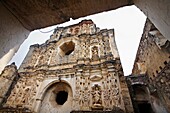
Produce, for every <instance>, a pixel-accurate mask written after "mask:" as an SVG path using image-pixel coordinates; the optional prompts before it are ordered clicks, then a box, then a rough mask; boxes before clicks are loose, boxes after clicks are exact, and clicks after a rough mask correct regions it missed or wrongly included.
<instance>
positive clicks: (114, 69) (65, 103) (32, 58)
mask: <svg viewBox="0 0 170 113" xmlns="http://www.w3.org/2000/svg"><path fill="white" fill-rule="evenodd" d="M18 73H19V75H20V78H19V80H18V81H17V84H16V85H15V87H14V89H13V90H12V92H11V94H10V96H9V97H8V99H7V101H6V103H5V104H4V105H3V107H6V108H18V107H19V108H22V109H27V110H28V111H30V112H39V113H49V112H51V113H55V112H58V113H69V112H85V111H86V112H89V111H91V112H93V111H94V112H97V111H99V112H102V111H103V112H120V113H122V112H126V113H133V107H132V103H131V99H130V95H129V91H128V88H127V84H126V81H125V77H124V76H123V70H122V66H121V63H120V59H119V55H118V51H117V47H116V43H115V37H114V30H113V29H110V30H107V29H105V30H100V29H99V28H97V27H96V25H95V24H94V23H93V22H92V21H91V20H83V21H82V22H80V23H78V24H76V25H72V26H68V27H63V28H62V27H60V28H56V30H55V31H54V33H53V34H52V35H51V37H50V39H49V40H47V41H46V43H44V44H42V45H33V46H31V47H30V51H29V52H28V54H27V56H26V58H25V60H24V61H23V63H22V65H21V67H20V68H19V70H18Z"/></svg>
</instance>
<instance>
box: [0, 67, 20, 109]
mask: <svg viewBox="0 0 170 113" xmlns="http://www.w3.org/2000/svg"><path fill="white" fill-rule="evenodd" d="M18 77H19V76H18V72H17V67H16V66H15V64H11V65H8V66H6V67H5V69H4V70H3V72H2V73H1V74H0V81H1V82H0V107H2V105H3V104H4V103H5V102H6V100H7V98H8V96H9V95H10V93H11V90H12V89H13V87H14V85H15V84H16V83H17V79H18Z"/></svg>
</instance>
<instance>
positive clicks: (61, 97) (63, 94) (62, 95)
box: [56, 91, 68, 105]
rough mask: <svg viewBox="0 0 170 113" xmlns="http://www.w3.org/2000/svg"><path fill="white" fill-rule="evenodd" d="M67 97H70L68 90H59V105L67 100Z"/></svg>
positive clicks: (57, 100) (57, 97)
mask: <svg viewBox="0 0 170 113" xmlns="http://www.w3.org/2000/svg"><path fill="white" fill-rule="evenodd" d="M67 98H68V93H67V92H66V91H59V92H58V93H57V94H56V102H57V104H59V105H63V104H64V103H65V102H66V101H67Z"/></svg>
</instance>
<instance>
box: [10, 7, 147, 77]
mask: <svg viewBox="0 0 170 113" xmlns="http://www.w3.org/2000/svg"><path fill="white" fill-rule="evenodd" d="M83 19H92V20H93V22H94V23H95V24H96V26H97V27H99V28H100V29H106V28H107V29H113V28H114V29H115V38H116V44H117V47H118V51H119V55H120V59H121V63H122V66H123V70H124V75H125V76H127V75H129V74H131V71H132V67H133V63H134V59H135V56H136V52H137V48H138V45H139V41H140V38H141V35H142V32H143V27H144V24H145V20H146V17H145V15H144V14H143V13H142V12H141V11H140V10H139V9H138V8H137V7H136V6H127V7H123V8H119V9H117V10H113V11H108V12H103V13H99V14H95V15H90V16H87V17H83V18H79V19H76V20H72V19H71V20H70V21H69V22H66V23H63V24H60V25H54V26H51V27H48V28H44V29H40V30H35V31H32V32H31V33H30V35H29V37H28V38H27V39H26V40H25V41H24V43H23V44H22V45H21V46H20V49H19V50H18V52H17V53H16V54H15V56H14V57H13V58H12V60H11V61H10V63H11V62H15V63H16V65H17V66H18V67H19V66H20V65H21V63H22V61H23V60H24V58H25V56H26V54H27V52H28V50H29V46H30V45H33V44H42V43H44V42H45V41H46V40H47V39H49V38H50V35H51V34H52V33H53V30H54V29H55V28H56V27H57V26H59V27H61V26H68V25H72V24H76V23H78V22H80V21H81V20H83ZM43 32H44V33H43Z"/></svg>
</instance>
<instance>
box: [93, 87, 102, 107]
mask: <svg viewBox="0 0 170 113" xmlns="http://www.w3.org/2000/svg"><path fill="white" fill-rule="evenodd" d="M101 93H102V92H101V86H99V85H98V84H95V85H94V86H93V87H92V97H93V99H92V100H93V105H92V109H103V107H102V99H101Z"/></svg>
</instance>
